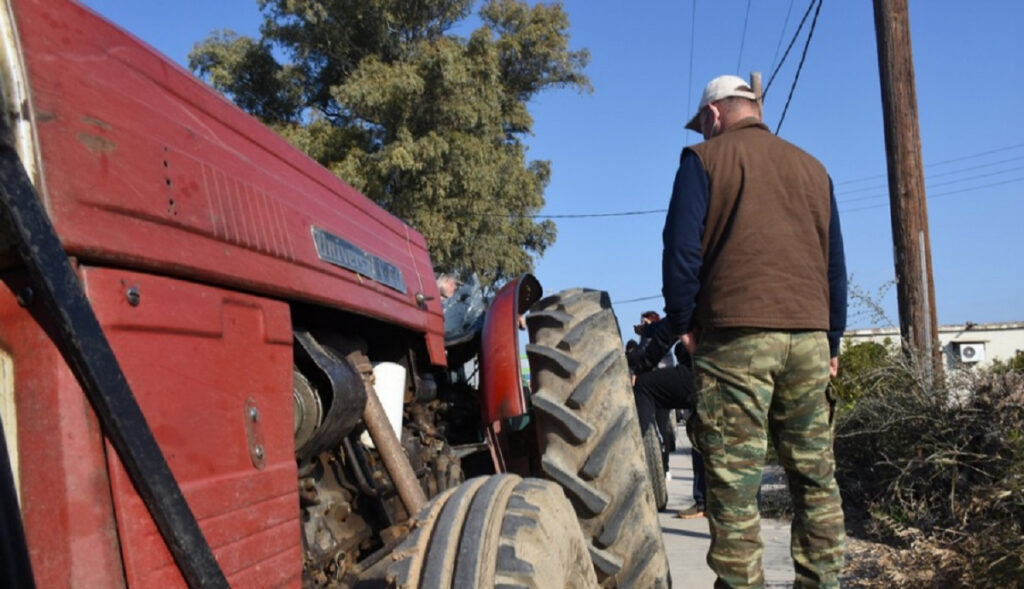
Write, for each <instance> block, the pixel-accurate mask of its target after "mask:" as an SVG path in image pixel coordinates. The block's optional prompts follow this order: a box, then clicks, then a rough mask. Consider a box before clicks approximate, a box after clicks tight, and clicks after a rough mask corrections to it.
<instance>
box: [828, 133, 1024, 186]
mask: <svg viewBox="0 0 1024 589" xmlns="http://www.w3.org/2000/svg"><path fill="white" fill-rule="evenodd" d="M1020 147H1024V143H1017V144H1015V145H1007V146H1005V147H997V148H995V149H990V150H988V151H981V152H978V153H975V154H971V155H965V156H960V157H954V158H950V159H948V160H942V161H938V162H931V163H928V164H925V167H926V168H932V167H935V166H943V165H946V164H952V163H956V162H961V161H964V160H970V159H975V158H979V157H982V156H986V155H991V154H993V153H1001V152H1004V151H1010V150H1011V149H1018V148H1020ZM885 176H886V175H885V174H875V175H873V176H863V177H861V178H854V179H853V180H843V181H842V182H836V183H835V185H836V186H839V185H841V184H853V183H856V182H864V181H866V180H874V179H876V178H885Z"/></svg>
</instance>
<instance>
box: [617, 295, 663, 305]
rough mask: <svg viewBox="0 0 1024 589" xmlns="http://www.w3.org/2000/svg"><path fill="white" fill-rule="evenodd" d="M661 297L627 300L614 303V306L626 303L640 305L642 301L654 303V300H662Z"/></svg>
mask: <svg viewBox="0 0 1024 589" xmlns="http://www.w3.org/2000/svg"><path fill="white" fill-rule="evenodd" d="M660 298H661V295H654V296H650V297H638V298H635V299H625V300H622V301H612V304H613V305H624V304H626V303H639V302H640V301H653V300H654V299H660Z"/></svg>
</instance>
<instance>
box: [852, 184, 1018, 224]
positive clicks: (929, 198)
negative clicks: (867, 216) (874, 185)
mask: <svg viewBox="0 0 1024 589" xmlns="http://www.w3.org/2000/svg"><path fill="white" fill-rule="evenodd" d="M1015 182H1024V176H1021V177H1018V178H1010V179H1009V180H1003V181H1002V182H992V183H990V184H979V185H978V186H971V187H968V188H961V189H959V190H948V191H946V192H940V193H938V194H929V195H927V199H928V200H932V199H933V198H941V197H943V196H949V195H951V194H962V193H964V192H973V191H975V190H981V189H982V188H991V187H993V186H1003V185H1005V184H1013V183H1015ZM886 206H889V203H881V204H877V205H867V206H863V207H856V208H852V209H846V210H844V211H843V214H844V215H845V214H848V213H856V212H859V211H867V210H870V209H879V208H882V207H886Z"/></svg>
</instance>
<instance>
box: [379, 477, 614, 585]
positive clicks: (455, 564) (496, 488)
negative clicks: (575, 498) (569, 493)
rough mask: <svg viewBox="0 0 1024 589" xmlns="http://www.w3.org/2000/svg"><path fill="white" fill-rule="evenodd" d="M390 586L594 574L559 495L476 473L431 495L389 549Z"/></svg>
mask: <svg viewBox="0 0 1024 589" xmlns="http://www.w3.org/2000/svg"><path fill="white" fill-rule="evenodd" d="M391 559H392V560H393V562H392V563H391V565H390V566H389V568H388V573H387V586H389V587H394V588H397V589H466V588H476V587H479V588H484V587H508V588H510V589H511V588H521V589H563V588H568V589H592V588H595V587H597V586H598V585H597V578H596V577H595V575H594V570H593V567H592V566H591V564H590V558H589V555H588V553H587V547H586V540H584V538H583V533H582V532H581V531H580V526H579V524H578V523H577V522H576V519H575V518H574V517H573V514H572V508H571V507H570V505H569V501H568V500H567V499H566V498H565V494H564V493H563V492H562V489H560V488H559V487H558V486H557V485H555V484H554V483H552V482H550V481H545V480H542V479H523V478H520V477H519V476H517V475H513V474H500V475H494V476H487V477H478V478H475V479H471V480H469V481H466V482H465V483H463V484H461V485H459V486H458V487H456V488H454V489H450V490H448V491H446V492H444V493H442V494H441V495H438V496H437V497H436V498H434V499H433V500H432V501H431V502H430V503H428V504H427V506H426V507H425V508H423V510H422V511H420V513H419V514H418V515H417V516H416V517H415V518H413V520H412V533H411V534H410V535H409V537H408V538H406V539H405V540H404V541H403V542H402V544H400V545H399V546H398V548H396V549H395V551H394V552H393V553H392V554H391Z"/></svg>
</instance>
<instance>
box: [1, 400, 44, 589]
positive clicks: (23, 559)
mask: <svg viewBox="0 0 1024 589" xmlns="http://www.w3.org/2000/svg"><path fill="white" fill-rule="evenodd" d="M0 586H3V587H11V588H12V589H15V588H17V589H21V588H23V587H26V588H28V587H35V586H36V582H35V579H34V578H33V577H32V563H31V562H29V558H28V544H27V542H26V541H25V528H24V527H23V526H22V525H21V508H20V507H18V491H17V489H16V488H15V485H14V469H13V468H12V465H11V461H10V458H9V457H8V454H7V440H6V439H5V438H4V424H3V419H2V418H0Z"/></svg>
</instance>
